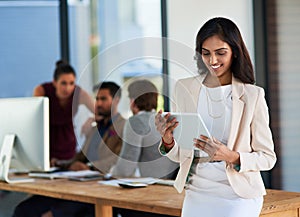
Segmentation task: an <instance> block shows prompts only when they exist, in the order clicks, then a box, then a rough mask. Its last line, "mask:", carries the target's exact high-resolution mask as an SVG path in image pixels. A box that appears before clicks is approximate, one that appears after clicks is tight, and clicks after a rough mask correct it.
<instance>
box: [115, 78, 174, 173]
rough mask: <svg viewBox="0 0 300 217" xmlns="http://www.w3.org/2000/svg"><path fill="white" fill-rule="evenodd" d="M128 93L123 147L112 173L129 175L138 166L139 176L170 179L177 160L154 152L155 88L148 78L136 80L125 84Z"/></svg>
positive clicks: (157, 140) (155, 139) (156, 95)
mask: <svg viewBox="0 0 300 217" xmlns="http://www.w3.org/2000/svg"><path fill="white" fill-rule="evenodd" d="M128 94H129V98H130V109H131V111H132V113H133V116H132V117H130V118H129V119H128V120H127V121H126V123H125V127H124V133H123V134H124V137H123V147H122V151H121V153H120V157H119V159H118V162H117V164H116V165H115V166H114V167H113V169H112V171H111V173H112V175H113V176H120V177H130V176H131V177H132V176H134V174H135V171H136V169H138V170H139V172H140V175H141V176H142V177H157V178H169V179H170V178H173V175H174V173H175V172H174V171H175V170H176V168H177V167H178V165H177V163H174V162H172V161H171V160H169V159H168V158H166V157H164V156H162V155H161V154H160V153H159V151H158V144H159V143H160V137H161V136H160V134H159V132H158V131H157V130H156V127H155V122H154V118H155V113H156V108H157V98H158V91H157V88H156V87H155V85H154V84H152V83H151V82H150V81H148V80H136V81H134V82H132V83H131V84H130V85H129V86H128ZM158 168H159V169H158Z"/></svg>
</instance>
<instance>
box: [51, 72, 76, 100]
mask: <svg viewBox="0 0 300 217" xmlns="http://www.w3.org/2000/svg"><path fill="white" fill-rule="evenodd" d="M75 79H76V77H75V76H74V74H72V73H66V74H61V75H60V76H59V77H58V79H57V80H54V81H53V85H54V87H55V88H56V95H57V97H58V98H59V99H61V100H64V99H67V98H69V97H70V96H71V95H72V93H73V91H74V89H75Z"/></svg>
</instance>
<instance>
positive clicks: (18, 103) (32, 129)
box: [0, 97, 50, 181]
mask: <svg viewBox="0 0 300 217" xmlns="http://www.w3.org/2000/svg"><path fill="white" fill-rule="evenodd" d="M8 164H9V165H8ZM7 167H9V169H13V170H16V171H28V172H29V171H33V170H34V171H47V170H49V169H50V162H49V99H48V98H47V97H20V98H0V179H2V180H3V179H7V177H6V176H7V173H8V171H7V170H8V168H7ZM1 176H2V177H1ZM5 181H7V180H5Z"/></svg>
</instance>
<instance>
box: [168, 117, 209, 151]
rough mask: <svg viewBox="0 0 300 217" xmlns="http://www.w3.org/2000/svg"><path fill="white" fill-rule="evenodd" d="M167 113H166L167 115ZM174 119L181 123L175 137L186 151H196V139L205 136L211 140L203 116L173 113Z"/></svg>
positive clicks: (174, 133)
mask: <svg viewBox="0 0 300 217" xmlns="http://www.w3.org/2000/svg"><path fill="white" fill-rule="evenodd" d="M165 114H167V113H164V114H163V115H165ZM171 116H172V117H176V119H177V121H178V122H179V124H178V126H177V127H176V128H175V130H174V132H173V135H174V138H175V139H176V141H177V143H178V144H179V146H180V147H182V148H185V149H194V146H193V144H194V142H193V139H194V138H199V136H200V135H205V136H207V137H209V138H211V135H210V133H209V131H208V130H207V127H206V126H205V124H204V122H203V120H202V118H201V116H200V115H199V114H198V113H174V112H173V113H172V112H171Z"/></svg>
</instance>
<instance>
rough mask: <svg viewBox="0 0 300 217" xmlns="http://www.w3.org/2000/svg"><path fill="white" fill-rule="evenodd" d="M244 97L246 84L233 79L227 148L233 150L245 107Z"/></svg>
mask: <svg viewBox="0 0 300 217" xmlns="http://www.w3.org/2000/svg"><path fill="white" fill-rule="evenodd" d="M243 95H244V84H243V83H241V82H239V81H238V80H236V79H235V78H234V77H232V114H233V115H232V117H231V126H230V134H229V138H228V144H227V147H228V148H229V149H232V148H233V146H234V142H235V140H236V137H237V133H238V126H240V121H241V118H242V114H243V110H244V105H245V103H244V102H243V101H242V99H241V97H242V96H243Z"/></svg>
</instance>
